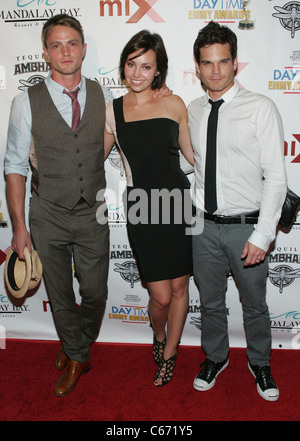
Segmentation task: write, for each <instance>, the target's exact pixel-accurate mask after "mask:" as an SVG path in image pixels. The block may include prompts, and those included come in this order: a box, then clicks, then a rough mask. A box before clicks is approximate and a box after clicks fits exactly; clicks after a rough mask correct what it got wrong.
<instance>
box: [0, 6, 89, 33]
mask: <svg viewBox="0 0 300 441" xmlns="http://www.w3.org/2000/svg"><path fill="white" fill-rule="evenodd" d="M11 3H12V2H11ZM60 3H62V1H61V0H15V8H14V9H2V10H0V18H1V19H2V20H3V21H4V22H5V23H7V24H10V25H12V26H13V27H14V28H24V27H27V28H28V27H34V26H39V25H40V24H41V25H43V22H45V21H46V20H48V19H49V18H51V17H53V16H54V15H57V14H68V15H71V16H72V17H75V18H78V17H79V12H80V8H60V7H59V4H60Z"/></svg>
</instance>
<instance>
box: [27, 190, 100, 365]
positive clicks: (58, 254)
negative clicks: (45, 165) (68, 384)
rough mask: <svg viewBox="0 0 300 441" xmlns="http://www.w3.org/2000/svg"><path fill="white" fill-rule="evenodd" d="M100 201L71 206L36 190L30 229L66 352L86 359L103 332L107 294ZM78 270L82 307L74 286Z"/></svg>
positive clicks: (73, 358)
mask: <svg viewBox="0 0 300 441" xmlns="http://www.w3.org/2000/svg"><path fill="white" fill-rule="evenodd" d="M98 206H99V203H96V204H95V206H94V207H92V208H90V207H89V206H88V205H87V204H86V203H82V204H79V205H77V206H76V207H75V209H73V210H67V209H65V208H62V207H59V206H57V205H55V204H53V203H51V202H48V201H45V200H43V199H40V198H39V197H38V196H37V195H36V194H34V195H33V197H32V200H31V206H30V229H31V234H32V238H33V241H34V244H35V247H36V249H37V251H38V253H39V256H40V259H41V262H42V264H43V275H44V280H45V285H46V288H47V292H48V296H49V300H50V302H51V307H52V313H53V317H54V322H55V325H56V329H57V332H58V335H59V338H60V339H61V341H62V343H63V347H64V351H65V353H66V354H67V355H68V356H69V358H70V359H72V360H76V361H79V362H81V363H84V362H85V361H87V360H88V358H89V347H90V344H91V343H92V342H94V341H95V340H96V338H97V337H98V334H99V331H100V327H101V323H102V319H103V315H104V312H105V306H106V300H107V276H108V266H109V231H108V225H107V224H105V225H100V224H99V223H98V222H97V220H96V210H97V208H98ZM73 264H74V267H73ZM74 271H75V272H74ZM75 273H76V276H77V278H78V282H79V288H80V295H81V304H80V307H79V305H77V304H76V299H75V294H74V290H73V281H74V274H75Z"/></svg>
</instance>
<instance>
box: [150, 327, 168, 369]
mask: <svg viewBox="0 0 300 441" xmlns="http://www.w3.org/2000/svg"><path fill="white" fill-rule="evenodd" d="M166 343H167V336H165V338H164V340H163V341H162V342H160V341H158V340H157V339H156V337H155V334H153V360H154V362H155V363H156V364H157V365H159V363H160V361H161V359H162V356H163V353H164V349H165V346H166Z"/></svg>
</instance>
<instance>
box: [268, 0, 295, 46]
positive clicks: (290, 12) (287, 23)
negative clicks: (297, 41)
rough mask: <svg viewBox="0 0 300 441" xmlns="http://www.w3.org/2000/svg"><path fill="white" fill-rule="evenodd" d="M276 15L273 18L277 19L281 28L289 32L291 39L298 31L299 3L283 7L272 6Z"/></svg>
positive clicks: (289, 3) (287, 4)
mask: <svg viewBox="0 0 300 441" xmlns="http://www.w3.org/2000/svg"><path fill="white" fill-rule="evenodd" d="M274 9H275V10H276V11H277V13H275V14H273V17H275V18H279V22H280V24H281V26H282V27H283V28H284V29H286V30H287V31H290V32H291V38H294V37H295V34H296V32H297V31H299V29H300V2H295V1H293V2H288V3H286V4H285V5H284V6H282V7H281V6H274Z"/></svg>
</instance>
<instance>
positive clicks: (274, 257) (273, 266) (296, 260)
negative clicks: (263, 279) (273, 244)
mask: <svg viewBox="0 0 300 441" xmlns="http://www.w3.org/2000/svg"><path fill="white" fill-rule="evenodd" d="M276 251H278V252H275V253H274V252H273V253H271V254H270V255H269V271H268V277H269V279H270V282H271V283H272V285H274V286H276V287H277V288H278V292H279V294H288V290H287V289H286V288H287V287H289V286H290V285H292V283H294V282H295V281H296V280H297V279H299V278H300V266H299V265H300V254H298V253H297V249H296V248H295V247H279V248H277V250H276Z"/></svg>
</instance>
